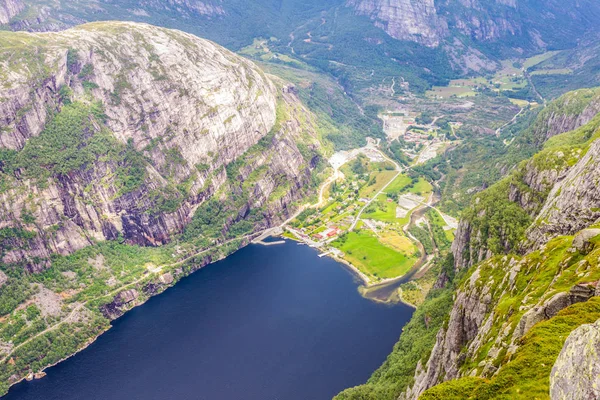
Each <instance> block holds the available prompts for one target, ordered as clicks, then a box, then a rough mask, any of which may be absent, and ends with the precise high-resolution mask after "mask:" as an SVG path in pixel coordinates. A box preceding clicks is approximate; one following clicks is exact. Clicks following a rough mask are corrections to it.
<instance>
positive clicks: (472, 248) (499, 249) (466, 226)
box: [452, 89, 600, 270]
mask: <svg viewBox="0 0 600 400" xmlns="http://www.w3.org/2000/svg"><path fill="white" fill-rule="evenodd" d="M598 112H600V96H599V95H598V90H597V89H584V90H580V91H577V92H573V93H567V94H566V95H564V96H562V97H561V98H560V99H558V100H556V101H555V102H553V103H551V104H550V105H549V106H548V107H547V109H546V110H544V111H543V112H542V113H540V115H539V116H538V118H537V119H536V121H535V123H534V124H533V126H532V127H531V129H530V133H528V134H530V135H531V136H530V137H531V138H532V140H534V141H536V142H537V143H538V145H540V146H541V145H542V144H543V143H544V142H546V141H547V140H548V139H550V138H552V137H554V136H557V135H560V134H566V135H573V136H574V140H575V143H573V144H572V145H564V146H562V145H555V146H550V147H548V148H545V149H543V150H541V151H540V152H539V153H538V154H536V155H535V156H534V157H532V158H531V159H530V160H528V161H527V162H525V163H523V164H521V165H520V166H518V167H517V168H516V169H515V170H513V171H512V172H511V173H510V174H509V176H508V177H506V178H505V179H504V180H503V181H501V182H499V183H497V184H495V185H494V186H492V187H491V188H490V189H488V190H486V191H483V192H481V193H480V194H478V195H477V196H475V198H474V202H473V204H472V205H471V207H470V209H468V210H466V211H465V212H464V213H463V218H462V219H461V221H460V223H459V226H458V229H457V231H456V235H455V240H454V242H453V244H452V253H453V254H454V260H455V268H456V269H457V270H458V269H461V268H465V267H469V266H472V265H475V264H477V263H479V262H481V261H483V260H486V259H488V258H490V257H491V256H492V255H493V254H499V253H505V252H509V251H520V250H525V249H530V248H533V247H535V246H539V245H541V244H544V243H546V242H547V240H548V239H549V238H552V237H554V236H556V235H561V234H572V233H574V232H577V231H579V230H581V229H583V228H585V227H586V226H588V225H590V224H592V223H593V222H595V221H596V220H597V219H598V218H600V212H598V204H600V197H599V196H600V194H599V193H598V191H597V185H596V182H597V181H598V179H599V177H598V176H597V175H598V173H599V172H598V169H597V168H596V164H595V163H597V161H598V160H597V158H598V154H599V152H600V141H595V142H593V143H592V144H591V145H589V146H588V144H587V141H588V140H593V135H594V134H595V133H596V131H597V130H598V126H599V125H600V117H597V115H598ZM511 204H514V205H517V206H518V209H515V208H514V207H512V206H510V205H511ZM499 207H505V208H506V209H507V210H510V209H512V210H513V211H515V212H516V213H519V212H520V211H519V210H522V211H524V212H525V214H527V215H528V216H529V217H530V218H531V219H532V220H536V223H535V224H533V225H531V226H522V227H521V228H523V230H524V229H525V228H528V231H527V237H528V238H529V243H528V244H526V245H524V244H523V243H521V242H519V243H510V240H508V236H509V234H510V231H511V230H513V231H514V229H515V227H516V226H515V218H512V216H509V215H508V214H510V213H508V212H507V211H506V210H504V211H503V212H502V213H500V214H502V215H501V216H499V218H497V219H498V220H502V219H504V221H501V222H500V224H499V225H500V226H499V227H498V226H496V227H495V232H492V231H491V230H490V229H488V228H489V225H488V224H481V223H480V222H481V221H483V222H487V221H489V219H490V218H492V216H493V215H496V216H498V208H499ZM511 207H512V208H511ZM494 213H496V214H494ZM523 221H524V222H527V223H529V222H531V221H525V220H523ZM503 224H504V225H506V226H504V225H503ZM481 225H483V228H485V229H482V227H481ZM496 225H498V224H496ZM509 225H510V226H509ZM492 233H494V234H495V235H496V236H497V237H494V240H497V241H499V245H498V244H497V245H496V246H495V249H494V248H491V247H490V240H489V239H490V236H491V235H492Z"/></svg>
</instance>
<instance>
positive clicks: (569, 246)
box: [402, 95, 600, 399]
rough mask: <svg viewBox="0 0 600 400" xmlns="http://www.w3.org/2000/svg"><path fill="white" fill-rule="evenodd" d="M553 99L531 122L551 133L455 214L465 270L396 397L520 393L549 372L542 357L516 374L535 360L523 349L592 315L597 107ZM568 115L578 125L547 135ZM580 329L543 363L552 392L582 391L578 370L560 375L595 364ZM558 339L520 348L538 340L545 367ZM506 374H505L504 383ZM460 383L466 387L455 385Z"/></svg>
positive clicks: (596, 274) (597, 272)
mask: <svg viewBox="0 0 600 400" xmlns="http://www.w3.org/2000/svg"><path fill="white" fill-rule="evenodd" d="M590 98H592V99H595V95H594V96H591V97H590ZM567 100H568V99H567ZM561 101H562V106H561V111H559V109H558V108H553V107H552V106H550V107H549V111H547V112H544V113H543V114H542V115H540V119H538V123H536V124H535V125H534V131H535V132H536V135H538V134H540V135H541V136H540V137H544V138H548V137H552V139H550V140H549V141H548V142H547V143H546V145H545V147H544V149H543V150H542V151H541V152H540V153H538V154H537V155H536V156H534V157H533V158H532V159H530V160H528V161H527V162H525V163H523V164H522V165H521V166H520V167H519V168H517V169H516V170H515V171H513V173H511V175H510V176H509V177H508V178H506V179H505V180H503V181H501V182H500V183H498V184H496V185H494V186H492V187H490V188H489V189H487V190H486V191H484V192H482V193H481V194H480V195H479V196H477V197H476V198H475V201H474V203H473V206H472V208H471V209H470V210H468V211H467V212H465V216H464V219H463V220H462V221H461V223H460V226H459V229H458V231H457V235H456V239H455V242H454V244H453V247H452V250H453V252H454V256H455V262H456V265H455V267H456V268H457V269H460V268H465V267H470V268H471V270H470V271H469V272H467V277H466V278H465V279H464V280H463V281H462V283H461V284H460V286H459V288H458V290H457V292H456V295H455V301H454V306H453V308H452V311H451V313H450V316H449V320H448V324H447V325H446V326H444V327H443V328H442V329H441V330H440V332H439V333H438V336H437V340H436V344H435V347H434V348H433V350H432V352H431V355H430V357H429V359H428V360H427V363H424V362H423V363H422V364H421V365H422V367H421V368H418V369H417V371H416V372H415V382H414V384H413V385H412V387H411V388H410V389H408V390H407V391H406V392H405V393H404V394H403V397H402V398H405V399H416V398H417V397H419V396H420V395H421V394H424V398H426V399H429V398H440V397H439V396H442V398H443V395H442V394H443V393H448V390H455V392H453V393H454V394H456V393H462V392H461V391H468V390H471V391H472V392H470V393H476V391H474V390H475V389H478V388H479V389H481V390H482V393H483V392H485V390H487V389H484V388H485V387H487V386H486V385H488V384H489V385H498V388H497V389H495V390H501V388H503V389H502V390H504V389H506V391H500V392H499V393H504V394H509V393H512V394H514V395H515V396H516V397H519V396H523V393H524V392H522V391H521V389H519V387H520V385H521V387H532V386H527V383H526V382H531V381H536V382H537V380H539V381H540V382H542V383H543V382H546V383H545V384H546V385H547V381H548V380H547V377H548V376H549V375H550V370H549V368H550V364H548V362H547V361H544V363H543V364H542V368H543V370H544V371H545V372H544V373H541V372H540V371H538V372H537V375H535V376H534V374H533V373H532V374H529V375H528V372H523V371H524V370H526V369H527V365H530V363H531V361H524V360H525V359H527V360H531V359H533V358H535V357H536V355H535V354H536V353H535V351H534V352H533V353H531V352H530V350H527V349H526V348H527V346H529V345H530V343H535V342H536V341H541V340H547V339H545V338H546V337H547V336H546V335H549V336H548V337H554V338H556V335H558V334H557V333H556V332H558V331H560V329H567V328H568V330H569V332H570V330H572V329H575V328H576V327H577V326H579V325H581V323H582V322H581V321H584V320H585V319H586V318H583V317H584V316H589V317H593V316H595V315H596V313H597V312H598V311H600V310H599V309H598V301H597V300H594V301H592V300H591V299H593V298H595V296H598V294H600V291H599V289H598V281H599V279H600V268H599V265H598V258H597V257H598V254H600V246H599V242H598V240H599V238H600V229H598V223H599V222H600V220H599V218H600V214H599V213H598V210H599V209H600V194H599V192H598V182H599V181H600V177H599V176H598V173H599V171H600V168H599V167H598V166H599V165H600V162H599V160H598V157H599V155H600V139H599V135H600V131H599V130H598V127H599V119H598V117H597V116H592V113H593V110H594V109H595V107H596V104H597V103H596V102H595V100H591V101H586V102H584V103H585V104H584V105H583V106H582V105H581V104H579V105H578V106H576V107H574V110H575V111H573V108H571V110H568V107H567V106H566V104H571V105H573V104H575V103H573V102H572V101H565V99H564V98H563V99H562V100H561ZM565 108H567V110H565ZM561 116H562V117H561ZM540 121H541V123H540ZM550 121H554V122H556V123H558V124H559V125H560V126H559V127H557V126H554V125H552V122H550ZM577 121H589V122H587V124H586V125H584V126H582V127H580V128H579V129H576V130H574V131H571V132H567V133H562V134H560V135H558V136H556V137H553V136H554V135H555V133H556V132H560V131H561V130H562V129H568V128H570V127H572V126H573V125H572V124H576V123H577ZM543 126H546V127H548V130H547V131H543V129H542V128H541V127H543ZM550 127H551V128H550ZM503 253H510V255H502V254H503ZM495 254H500V255H495ZM588 303H589V305H586V306H583V307H580V308H577V307H576V305H578V304H588ZM563 310H564V311H563ZM567 310H570V311H567ZM577 310H582V311H577ZM592 311H593V312H592ZM594 320H595V319H594ZM542 323H544V324H546V325H543V324H542ZM553 324H556V325H553ZM558 326H560V327H561V328H558ZM536 329H537V330H536ZM534 331H535V333H530V332H534ZM583 331H585V333H582V332H579V333H578V331H575V333H574V334H573V335H574V336H573V338H572V339H569V341H567V343H566V344H565V348H564V349H563V352H562V353H561V355H560V357H559V360H558V361H557V365H556V366H555V367H554V372H552V374H553V375H552V387H553V389H552V396H553V398H583V397H581V396H579V395H575V394H576V393H577V394H580V393H586V395H587V394H588V393H590V392H589V390H590V388H591V387H590V386H587V385H588V384H589V385H591V384H592V382H591V381H590V380H589V379H588V380H586V379H587V378H586V376H588V375H587V374H580V375H582V376H581V380H578V379H575V380H571V381H569V378H568V376H574V375H573V374H576V371H578V370H577V368H582V369H585V371H593V370H594V368H597V366H598V361H597V359H596V360H594V361H591V359H590V357H592V358H593V355H590V354H592V353H594V350H593V348H589V347H587V348H585V349H582V346H581V345H577V344H575V343H581V341H582V340H587V339H583V337H584V336H585V335H587V334H592V332H591V331H590V328H589V327H588V328H585V329H583ZM553 335H554V336H553ZM565 338H566V336H560V337H559V339H560V340H563V341H564V339H565ZM560 340H558V342H557V343H556V344H552V345H550V344H549V343H547V342H543V344H537V345H532V346H543V347H544V349H546V350H547V351H548V353H547V354H546V356H547V357H549V359H551V360H552V363H554V361H555V360H556V357H557V356H558V350H557V349H560V347H562V343H563V342H561V341H560ZM558 344H560V347H557V345H558ZM575 347H578V350H577V351H575V350H574V349H575ZM524 349H525V350H524ZM554 350H556V352H555V353H556V354H554V353H552V352H554ZM590 352H591V353H590ZM594 354H595V353H594ZM553 357H554V358H553ZM514 365H519V366H518V367H517V366H514ZM515 371H518V373H519V374H520V375H519V378H518V379H516V378H515V377H514V376H515V373H516V372H515ZM559 371H561V372H559ZM544 374H545V375H544ZM569 374H570V375H569ZM508 376H510V378H507V377H508ZM475 378H486V379H489V381H485V382H484V381H482V380H477V379H475ZM469 379H471V380H469ZM511 379H513V380H515V379H516V380H515V381H514V383H511V384H509V383H507V382H509V381H510V380H511ZM442 382H447V383H444V384H441V383H442ZM494 382H495V383H494ZM568 382H571V383H570V384H569V383H568ZM440 384H441V385H440ZM469 384H471V385H474V386H470V389H467V388H469V386H468V385H469ZM592 387H593V386H592ZM430 388H432V389H431V390H429V389H430ZM538 388H539V387H538ZM456 390H458V392H456ZM536 390H538V389H536ZM539 390H544V389H543V385H542V387H541V389H539ZM545 390H546V391H547V389H545ZM586 390H587V391H586ZM465 393H466V392H465ZM485 393H488V392H485ZM536 393H537V392H536ZM528 395H530V396H531V397H536V395H535V393H528ZM435 396H438V397H435ZM492 398H494V397H493V396H492ZM586 398H587V397H586Z"/></svg>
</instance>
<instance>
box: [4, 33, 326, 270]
mask: <svg viewBox="0 0 600 400" xmlns="http://www.w3.org/2000/svg"><path fill="white" fill-rule="evenodd" d="M3 35H5V38H6V40H8V41H12V43H15V44H18V46H20V47H19V51H18V52H16V53H15V52H14V49H13V48H11V49H10V50H6V49H5V50H4V51H11V52H13V57H11V58H10V59H11V61H10V62H11V65H10V66H9V65H8V64H7V63H8V61H7V60H8V59H9V58H7V57H0V59H2V60H4V61H0V63H3V64H4V65H3V68H4V70H8V71H10V72H9V74H8V75H7V76H6V77H5V78H6V79H5V80H4V82H5V83H4V85H3V87H2V88H0V97H2V98H3V99H4V101H3V102H2V103H0V149H3V151H5V152H8V153H10V154H17V155H18V154H19V153H22V152H23V151H29V150H27V144H28V143H29V141H30V140H31V139H32V138H36V137H38V136H40V135H44V134H47V133H46V132H47V130H48V126H49V125H48V124H49V123H51V121H53V120H55V119H57V118H59V119H60V118H62V116H61V115H62V114H61V113H62V112H63V111H65V110H68V115H65V116H64V118H71V117H72V116H73V115H77V113H78V112H89V113H90V114H89V118H90V119H91V124H90V125H89V126H88V127H87V128H85V129H87V130H89V132H90V133H88V134H92V135H105V134H108V135H110V138H109V139H106V140H112V141H114V144H113V147H115V149H116V148H118V149H121V150H119V154H116V157H115V155H113V156H112V158H111V156H109V155H108V154H106V155H105V156H103V157H98V158H97V159H96V160H94V161H93V162H86V163H85V164H83V165H82V166H81V167H77V168H72V169H70V170H68V171H67V170H63V171H62V172H60V173H56V172H52V173H50V174H49V175H48V177H47V178H44V179H43V181H42V182H40V181H39V177H37V178H36V177H35V176H31V175H30V174H28V173H26V172H24V169H23V168H25V169H27V168H28V167H36V168H37V167H38V166H36V165H35V164H34V165H33V166H32V165H21V166H19V167H17V169H16V170H14V171H13V170H7V169H6V168H8V167H7V166H6V165H5V166H4V167H3V168H4V170H3V171H2V172H3V173H2V174H0V175H1V178H2V181H3V182H4V183H5V185H4V186H3V189H2V190H1V191H0V228H11V229H18V230H19V232H25V234H23V235H21V236H20V238H16V239H14V240H13V243H11V245H10V246H4V248H3V254H2V257H3V262H5V263H17V262H26V264H27V265H28V268H29V269H30V270H33V271H38V270H40V269H42V268H44V267H45V265H46V264H45V261H44V260H46V259H47V258H48V257H49V255H50V254H51V253H60V254H69V253H71V252H73V251H75V250H78V249H81V248H82V247H85V246H88V245H90V244H92V243H94V242H95V241H98V240H112V239H116V238H117V237H119V236H123V237H124V238H125V239H126V241H128V242H129V243H135V244H140V245H152V246H154V245H160V244H164V243H166V242H168V241H169V240H170V237H171V236H172V235H173V234H175V233H179V232H182V230H183V229H184V227H185V226H186V225H187V224H188V223H189V222H190V221H191V218H192V216H193V215H194V212H195V210H196V209H197V207H198V206H199V205H200V204H202V203H203V202H204V201H206V200H207V199H209V198H211V197H212V196H213V195H215V194H218V195H219V196H224V197H227V195H228V194H225V193H218V192H219V191H220V190H221V189H222V188H223V187H224V185H225V184H226V182H233V183H235V185H237V186H238V188H236V189H235V190H236V191H239V192H238V193H237V195H238V196H240V195H242V194H243V193H245V194H244V196H245V195H247V197H248V202H247V203H246V204H245V205H243V206H241V208H240V209H239V210H235V213H236V214H237V216H236V215H235V214H234V215H233V216H232V218H231V219H230V220H229V222H228V223H227V224H226V226H224V227H223V229H225V230H226V229H228V226H229V225H233V224H234V223H236V222H237V221H239V220H242V219H244V218H246V217H247V216H248V215H249V214H250V211H252V210H257V211H258V209H260V210H261V211H260V212H261V213H262V214H263V215H264V217H263V219H262V224H263V226H268V225H269V224H271V223H275V222H277V221H279V220H281V219H282V218H283V219H285V216H286V215H287V214H288V213H289V211H290V210H289V209H288V207H289V206H290V205H291V204H292V202H294V201H295V200H297V199H298V198H299V197H300V196H302V195H303V192H304V190H306V189H305V187H306V183H307V182H308V181H309V180H310V174H311V169H312V168H314V166H315V157H316V158H318V151H316V149H318V146H319V144H318V140H317V139H316V134H315V132H314V128H313V127H312V125H310V121H311V118H312V116H311V115H309V113H308V112H307V111H306V110H305V109H304V108H303V107H302V105H301V104H300V103H299V101H298V99H297V98H296V97H295V95H294V94H290V93H285V94H284V93H281V91H280V89H278V85H279V84H276V83H274V81H273V79H272V78H269V77H267V76H266V75H265V74H264V73H263V72H262V71H260V70H259V69H258V68H257V67H256V66H255V65H254V64H252V63H251V62H249V61H247V60H245V59H243V58H241V57H238V56H236V55H235V54H233V53H231V52H229V51H227V50H225V49H223V48H221V47H219V46H217V45H216V44H214V43H212V42H209V41H206V40H203V39H199V38H197V37H195V36H192V35H189V34H185V33H182V32H178V31H171V30H167V29H162V28H156V27H153V26H150V25H143V24H134V23H94V24H88V25H84V26H81V27H78V28H74V29H70V30H68V31H64V32H60V33H48V34H26V33H8V32H6V33H3ZM0 51H2V50H0ZM40 71H44V72H43V73H40ZM94 104H96V105H99V106H94ZM86 107H88V108H89V107H92V108H94V107H96V108H95V109H96V111H93V110H92V111H81V110H82V109H83V110H86V109H87V108H86ZM277 109H285V110H286V111H285V115H286V116H287V117H286V118H287V119H282V120H278V121H277V124H276V113H277ZM65 112H67V111H65ZM72 114H73V115H72ZM82 121H83V123H84V124H85V125H86V126H87V123H85V121H86V119H83V120H82ZM304 121H309V122H308V123H306V122H304ZM86 135H87V134H86ZM300 142H302V143H304V146H305V149H306V150H304V152H300V150H299V148H298V143H300ZM250 150H252V151H251V152H250ZM248 152H250V153H251V154H252V157H250V156H248V157H246V153H248ZM8 153H7V154H8ZM136 154H137V156H136ZM243 157H246V159H245V161H244V163H246V164H245V165H238V164H240V163H241V160H240V159H241V158H243ZM132 160H133V161H135V160H137V161H135V162H136V163H137V164H135V165H138V166H137V167H135V168H137V174H138V176H139V178H138V182H137V183H135V184H133V185H131V183H128V181H127V179H130V178H129V177H128V176H129V175H130V174H131V173H132V171H133V172H135V170H132V164H131V163H132V162H133V161H132ZM233 163H236V168H227V167H228V166H229V165H230V164H233ZM22 164H23V163H22ZM41 167H42V168H43V169H42V170H41V171H42V172H43V171H44V170H47V168H48V167H47V166H41ZM0 169H2V164H1V163H0ZM119 175H121V177H119ZM129 182H130V181H129ZM275 195H276V197H275ZM27 232H29V233H27ZM13 236H14V235H13Z"/></svg>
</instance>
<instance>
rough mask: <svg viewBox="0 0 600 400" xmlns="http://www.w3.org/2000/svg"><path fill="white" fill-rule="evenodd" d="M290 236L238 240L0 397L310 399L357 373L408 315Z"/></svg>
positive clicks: (363, 376) (378, 356) (374, 360)
mask: <svg viewBox="0 0 600 400" xmlns="http://www.w3.org/2000/svg"><path fill="white" fill-rule="evenodd" d="M356 287H357V285H356V283H355V282H354V280H353V277H352V276H351V275H350V273H349V272H348V271H347V270H345V269H344V268H343V267H342V266H341V265H340V264H337V263H336V262H335V261H333V260H331V259H329V258H327V257H323V258H318V257H317V253H316V252H315V251H314V250H312V249H310V248H308V247H306V246H299V245H297V244H295V243H292V242H287V243H286V244H285V245H275V246H269V247H264V246H258V245H252V246H249V247H246V248H244V249H242V250H240V251H238V252H237V253H235V254H233V255H232V256H230V257H228V258H227V259H226V260H223V261H220V262H218V263H215V264H213V265H210V266H208V267H206V268H204V269H202V270H200V271H198V272H196V273H195V274H193V275H191V276H190V277H188V278H186V279H184V280H182V281H181V282H179V283H178V284H177V285H176V286H175V287H173V288H171V289H169V290H168V291H166V292H165V293H163V294H161V295H159V296H156V297H154V298H152V299H150V300H149V301H148V302H147V303H146V304H144V305H143V306H141V307H138V308H136V309H134V310H132V311H130V312H129V313H127V314H126V315H125V316H124V317H122V318H120V319H119V320H117V321H115V322H114V323H113V325H114V327H113V328H112V329H111V330H110V331H108V332H107V333H105V334H104V335H102V336H101V337H100V338H99V339H98V340H97V341H96V342H95V343H94V344H92V345H91V346H90V347H88V348H87V349H86V350H84V351H83V352H81V353H79V354H78V355H76V356H75V357H73V358H71V359H69V360H67V361H65V362H63V363H61V364H59V365H57V366H56V367H53V368H50V369H48V370H47V373H48V376H47V377H45V378H43V379H41V380H38V381H34V382H24V383H21V384H19V385H17V386H15V387H13V388H12V390H11V391H10V392H9V394H8V395H7V396H6V397H5V398H3V400H17V399H18V400H34V399H35V400H42V399H43V400H75V399H77V400H80V399H85V400H95V399H102V400H108V399H115V400H133V399H140V400H142V399H143V400H158V399H160V400H165V399H178V400H186V399H194V400H196V399H206V400H235V399H244V400H254V399H256V400H307V399H310V400H319V399H330V398H331V397H332V396H333V395H335V394H336V393H338V392H339V391H341V390H343V389H344V388H347V387H350V386H355V385H358V384H360V383H363V382H365V381H366V380H367V379H368V378H369V376H370V374H371V373H372V372H373V371H374V370H375V369H376V368H377V367H378V366H379V365H381V363H382V362H383V361H384V360H385V358H386V356H387V355H388V353H389V352H390V351H391V350H392V347H393V345H394V343H395V342H396V341H397V340H398V336H399V334H400V332H401V329H402V327H403V326H404V324H405V323H406V322H407V321H408V319H409V318H410V316H411V313H412V310H411V309H410V308H408V307H406V306H402V305H400V306H394V307H391V306H385V305H381V304H376V303H373V302H371V301H369V300H365V299H364V298H362V297H361V296H360V295H359V294H358V292H357V290H356Z"/></svg>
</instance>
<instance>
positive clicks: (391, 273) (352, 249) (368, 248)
mask: <svg viewBox="0 0 600 400" xmlns="http://www.w3.org/2000/svg"><path fill="white" fill-rule="evenodd" d="M332 245H333V246H334V247H336V248H338V249H340V250H341V251H343V252H344V254H345V256H344V257H345V258H346V259H347V260H348V261H349V262H351V263H352V265H354V266H355V267H357V268H358V269H360V270H361V271H362V272H364V273H365V274H367V275H369V276H372V277H375V278H378V279H387V278H395V277H398V276H402V275H404V274H405V273H407V272H408V271H409V270H410V268H411V267H412V266H413V265H414V263H415V261H416V257H415V255H414V254H405V253H400V252H398V251H395V250H393V249H391V248H389V247H387V246H384V245H383V244H381V243H380V242H379V240H377V238H376V237H375V236H373V235H372V234H370V233H368V232H366V231H364V230H359V231H358V232H349V233H346V234H344V235H342V236H341V237H340V238H339V239H338V240H336V241H335V242H333V243H332Z"/></svg>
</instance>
